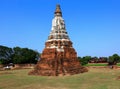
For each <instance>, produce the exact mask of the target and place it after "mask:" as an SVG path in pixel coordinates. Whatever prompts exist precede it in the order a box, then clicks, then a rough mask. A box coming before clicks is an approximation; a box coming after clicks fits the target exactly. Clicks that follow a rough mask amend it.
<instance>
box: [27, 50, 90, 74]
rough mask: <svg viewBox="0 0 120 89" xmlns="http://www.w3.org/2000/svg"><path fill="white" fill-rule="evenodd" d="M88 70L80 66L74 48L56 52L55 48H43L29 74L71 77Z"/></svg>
mask: <svg viewBox="0 0 120 89" xmlns="http://www.w3.org/2000/svg"><path fill="white" fill-rule="evenodd" d="M87 71H88V70H87V69H86V68H85V67H82V66H81V65H80V62H79V60H78V59H77V56H76V52H75V50H74V48H64V52H57V51H56V49H55V48H53V49H51V48H45V49H44V51H43V53H42V54H41V60H40V61H39V62H38V63H37V65H36V67H35V69H34V70H33V71H31V72H30V73H29V74H30V75H31V74H32V75H42V76H59V75H73V74H79V73H83V72H87Z"/></svg>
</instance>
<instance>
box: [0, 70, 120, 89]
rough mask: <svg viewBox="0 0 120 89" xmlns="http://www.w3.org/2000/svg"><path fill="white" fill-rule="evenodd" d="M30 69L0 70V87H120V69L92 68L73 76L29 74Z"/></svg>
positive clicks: (39, 88)
mask: <svg viewBox="0 0 120 89" xmlns="http://www.w3.org/2000/svg"><path fill="white" fill-rule="evenodd" d="M29 71H30V69H22V70H8V71H0V89H120V80H118V79H117V77H118V76H120V69H114V70H112V69H107V68H90V69H89V72H86V73H83V74H77V75H72V76H63V77H62V76H59V77H43V76H29V75H28V72H29Z"/></svg>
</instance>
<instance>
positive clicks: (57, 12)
mask: <svg viewBox="0 0 120 89" xmlns="http://www.w3.org/2000/svg"><path fill="white" fill-rule="evenodd" d="M55 16H62V12H61V8H60V5H59V4H57V5H56V10H55Z"/></svg>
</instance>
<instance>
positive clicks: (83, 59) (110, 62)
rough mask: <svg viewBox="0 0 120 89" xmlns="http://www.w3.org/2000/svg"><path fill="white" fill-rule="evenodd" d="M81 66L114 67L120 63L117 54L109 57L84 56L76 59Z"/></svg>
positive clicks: (119, 57)
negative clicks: (102, 64)
mask: <svg viewBox="0 0 120 89" xmlns="http://www.w3.org/2000/svg"><path fill="white" fill-rule="evenodd" d="M78 59H79V61H80V63H81V65H86V64H88V63H108V65H116V64H117V63H119V62H120V56H119V55H118V54H113V55H112V56H109V57H99V58H98V57H91V56H84V57H78Z"/></svg>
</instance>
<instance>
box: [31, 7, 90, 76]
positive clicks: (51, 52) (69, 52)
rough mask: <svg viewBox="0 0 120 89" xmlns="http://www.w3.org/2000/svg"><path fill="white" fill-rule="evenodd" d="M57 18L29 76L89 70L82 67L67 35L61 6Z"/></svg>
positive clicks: (77, 72)
mask: <svg viewBox="0 0 120 89" xmlns="http://www.w3.org/2000/svg"><path fill="white" fill-rule="evenodd" d="M54 14H55V17H54V18H53V20H52V28H51V32H50V35H49V36H48V40H47V41H46V43H45V48H44V50H43V52H42V54H41V57H40V61H38V63H37V65H36V67H35V69H34V70H33V71H31V72H30V73H29V74H33V75H42V76H59V75H73V74H79V73H83V72H87V71H88V70H87V69H86V68H85V67H82V66H81V65H80V62H79V60H78V59H77V53H76V51H75V49H74V48H73V46H72V42H71V40H70V38H69V36H68V34H67V31H66V28H65V22H64V19H63V18H62V12H61V8H60V5H57V6H56V10H55V12H54Z"/></svg>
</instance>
